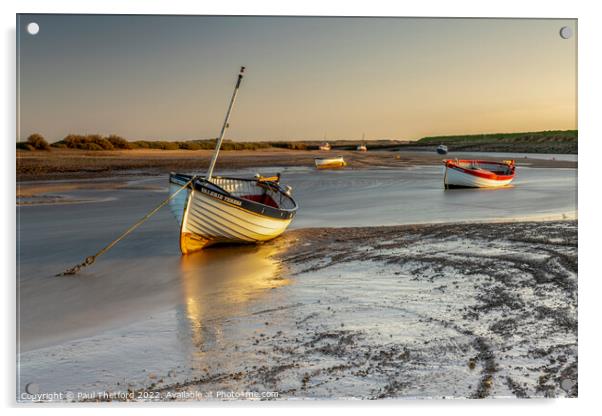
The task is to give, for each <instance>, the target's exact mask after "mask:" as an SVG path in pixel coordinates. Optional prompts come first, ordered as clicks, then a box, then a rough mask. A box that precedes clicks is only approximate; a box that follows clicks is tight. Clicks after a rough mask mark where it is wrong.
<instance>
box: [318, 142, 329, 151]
mask: <svg viewBox="0 0 602 416" xmlns="http://www.w3.org/2000/svg"><path fill="white" fill-rule="evenodd" d="M318 149H319V150H325V151H329V150H330V143H327V142H326V143H322V144H321V145H320V146H319V147H318Z"/></svg>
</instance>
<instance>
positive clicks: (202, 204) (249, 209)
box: [170, 175, 296, 254]
mask: <svg viewBox="0 0 602 416" xmlns="http://www.w3.org/2000/svg"><path fill="white" fill-rule="evenodd" d="M227 180H228V179H226V181H227ZM185 181H186V178H185V177H184V178H182V175H172V176H171V177H170V182H171V185H170V186H171V187H172V189H171V190H172V192H173V191H175V190H176V188H178V187H180V186H181V185H182V183H185ZM248 182H249V181H248ZM206 184H207V182H197V183H195V184H194V185H192V184H191V185H189V187H188V188H187V189H186V190H185V191H182V192H181V194H182V195H183V197H181V198H178V197H179V195H178V196H176V197H175V198H174V199H173V201H172V203H171V204H170V208H171V210H172V212H173V213H174V215H176V218H177V219H178V220H179V221H180V250H181V252H182V254H189V253H192V252H195V251H199V250H202V249H203V248H205V247H208V246H211V245H214V244H253V243H258V242H263V241H268V240H271V239H273V238H276V237H278V236H279V235H281V234H282V233H283V232H284V231H285V230H286V229H287V227H288V226H289V224H290V223H291V221H292V220H293V218H294V214H295V212H296V204H295V203H294V201H293V200H292V199H290V197H288V196H286V195H283V197H286V198H289V200H290V204H292V205H293V207H292V208H293V209H289V210H279V209H276V208H274V207H272V206H267V205H263V204H259V203H255V202H253V201H249V200H245V199H241V198H237V197H236V196H233V195H231V194H228V193H225V192H220V191H219V189H221V188H214V189H210V187H208V186H206ZM185 192H186V193H185ZM178 213H179V215H178Z"/></svg>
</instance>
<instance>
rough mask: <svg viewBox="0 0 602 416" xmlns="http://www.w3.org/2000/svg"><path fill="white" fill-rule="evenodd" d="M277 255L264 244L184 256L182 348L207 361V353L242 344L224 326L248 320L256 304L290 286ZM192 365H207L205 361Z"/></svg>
mask: <svg viewBox="0 0 602 416" xmlns="http://www.w3.org/2000/svg"><path fill="white" fill-rule="evenodd" d="M277 253H278V249H277V248H276V247H274V246H272V245H260V246H242V247H225V248H224V249H220V250H206V251H201V252H198V253H194V254H192V255H190V256H182V257H181V261H180V274H181V287H182V298H183V299H182V302H181V304H182V306H181V307H180V308H179V309H178V312H177V313H178V331H179V333H180V336H181V337H182V338H181V339H182V341H186V342H181V343H180V345H181V347H183V348H191V350H190V353H191V355H193V356H196V357H198V358H202V356H203V354H204V353H206V352H207V351H216V350H219V349H220V347H225V346H227V345H228V344H231V343H238V342H240V340H239V339H237V338H236V337H237V336H241V335H240V333H239V332H232V331H227V330H226V328H224V326H225V325H226V326H227V323H228V322H230V321H231V320H232V319H235V318H236V317H237V316H241V314H242V315H244V314H245V313H246V312H245V311H246V310H247V308H252V307H253V305H254V303H253V302H254V301H255V300H260V299H261V298H262V297H264V296H266V295H270V294H272V293H274V292H272V289H276V288H280V287H282V286H285V285H287V284H288V283H289V280H288V279H286V278H282V277H281V276H280V271H281V265H280V262H279V261H278V260H276V259H275V258H274V255H276V254H277ZM232 337H235V339H232ZM187 340H190V341H187ZM192 364H198V365H199V366H201V365H202V366H203V367H204V366H206V365H207V363H206V362H203V361H200V362H196V363H195V362H194V361H193V362H192Z"/></svg>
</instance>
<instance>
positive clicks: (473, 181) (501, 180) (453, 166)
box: [443, 159, 515, 189]
mask: <svg viewBox="0 0 602 416" xmlns="http://www.w3.org/2000/svg"><path fill="white" fill-rule="evenodd" d="M443 162H444V163H445V176H444V177H443V185H444V186H445V189H450V188H499V187H502V186H507V185H509V184H510V183H511V182H512V181H513V180H514V174H515V166H514V160H503V161H501V162H493V161H488V160H458V159H455V160H452V159H447V160H444V161H443Z"/></svg>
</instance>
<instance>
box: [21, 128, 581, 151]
mask: <svg viewBox="0 0 602 416" xmlns="http://www.w3.org/2000/svg"><path fill="white" fill-rule="evenodd" d="M329 142H330V144H331V146H332V149H334V150H355V148H356V146H357V145H358V144H359V143H360V141H359V140H332V141H329ZM320 143H321V141H319V140H301V141H273V142H268V141H261V142H234V141H231V140H224V142H223V143H222V150H261V149H273V148H278V149H290V150H317V148H318V146H319V144H320ZM215 144H216V139H201V140H187V141H163V140H161V141H153V140H136V141H128V140H126V139H124V138H123V137H120V136H117V135H115V134H112V135H109V136H102V135H99V134H88V135H78V134H69V135H68V136H66V137H65V138H64V139H63V140H60V141H58V142H55V143H52V144H48V142H47V141H46V140H45V139H44V137H42V136H41V135H40V134H37V133H36V134H32V135H31V136H29V137H28V139H27V141H26V142H18V143H17V148H18V149H22V150H50V149H51V148H59V149H81V150H130V149H160V150H179V149H181V150H212V149H214V148H215ZM439 144H445V145H447V146H448V148H449V150H450V151H489V152H520V153H523V152H524V153H577V130H564V131H560V130H551V131H540V132H528V133H497V134H474V135H457V136H436V137H424V138H422V139H420V140H417V141H404V142H402V141H399V140H370V141H368V142H367V146H368V149H369V150H389V151H396V150H403V149H421V148H422V149H427V148H429V147H433V149H434V147H435V146H437V145H439Z"/></svg>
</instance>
